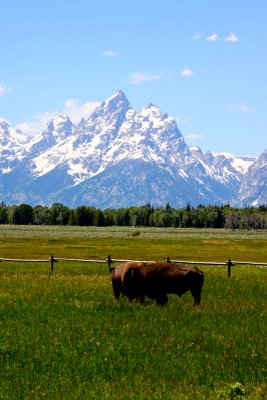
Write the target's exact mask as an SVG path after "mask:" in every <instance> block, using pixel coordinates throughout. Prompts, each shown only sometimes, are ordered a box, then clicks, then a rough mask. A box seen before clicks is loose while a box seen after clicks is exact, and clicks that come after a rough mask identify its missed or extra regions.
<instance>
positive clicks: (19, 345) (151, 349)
mask: <svg viewBox="0 0 267 400" xmlns="http://www.w3.org/2000/svg"><path fill="white" fill-rule="evenodd" d="M0 239H1V240H0V258H16V259H24V258H25V259H49V257H50V256H51V255H52V254H53V255H54V257H55V258H57V257H59V258H62V257H68V258H78V259H95V260H97V259H99V260H105V259H106V257H107V255H111V257H112V258H122V259H136V260H140V259H141V260H148V261H153V260H160V261H163V260H164V259H165V258H166V257H170V258H171V259H176V260H194V261H206V262H208V261H213V262H215V261H217V262H225V261H226V260H227V259H228V258H231V259H232V260H235V261H250V262H263V263H266V262H267V233H266V232H261V233H257V232H239V233H237V232H227V231H223V230H220V231H216V230H193V229H191V230H181V229H172V228H170V229H152V228H151V229H150V228H147V229H146V228H142V229H138V228H132V229H131V228H127V229H126V228H116V227H115V228H107V229H106V228H79V229H78V228H75V227H29V226H27V227H26V226H24V227H23V226H21V227H15V226H13V227H12V226H0ZM200 269H202V270H203V272H204V275H205V282H204V286H203V293H202V302H201V304H200V306H198V307H193V298H192V296H191V294H190V293H186V294H185V295H184V296H182V298H179V297H178V296H175V295H170V296H169V302H168V304H167V305H165V306H158V305H156V304H155V302H153V301H152V300H149V299H146V300H145V303H144V304H138V303H136V302H132V303H129V302H128V301H126V300H125V299H121V300H119V301H116V300H115V299H114V297H113V293H112V287H111V276H110V272H109V269H108V266H107V265H106V264H98V263H85V262H82V261H80V262H66V261H59V262H58V263H55V265H54V271H53V272H51V270H50V263H31V262H18V263H14V262H7V261H2V262H1V263H0V374H1V375H0V399H6V400H13V399H14V400H18V399H51V400H59V399H60V400H64V399H71V400H74V399H79V400H83V399H101V400H102V399H118V400H122V399H123V400H127V399H136V400H137V399H138V400H140V399H146V400H148V399H161V400H180V399H181V400H182V399H188V400H194V399H196V400H198V399H199V400H204V399H205V400H206V399H241V398H242V399H246V400H250V399H266V398H267V384H266V382H267V374H266V361H267V357H266V355H267V353H266V349H267V346H266V337H267V329H266V328H267V307H266V306H267V267H264V266H253V265H236V266H234V267H233V268H232V276H231V278H230V279H229V278H228V277H227V267H226V266H223V267H219V266H211V265H206V266H205V265H203V266H200Z"/></svg>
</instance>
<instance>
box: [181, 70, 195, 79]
mask: <svg viewBox="0 0 267 400" xmlns="http://www.w3.org/2000/svg"><path fill="white" fill-rule="evenodd" d="M193 75H194V71H192V69H189V68H184V69H183V70H182V71H181V73H180V76H182V77H183V78H189V77H190V76H193Z"/></svg>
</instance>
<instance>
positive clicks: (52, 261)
mask: <svg viewBox="0 0 267 400" xmlns="http://www.w3.org/2000/svg"><path fill="white" fill-rule="evenodd" d="M50 262H51V272H53V271H54V262H55V259H54V256H53V254H52V256H51V257H50Z"/></svg>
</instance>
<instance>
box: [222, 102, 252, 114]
mask: <svg viewBox="0 0 267 400" xmlns="http://www.w3.org/2000/svg"><path fill="white" fill-rule="evenodd" d="M223 111H227V112H235V113H244V114H253V110H252V108H251V107H250V106H249V105H248V104H246V103H239V104H231V105H230V106H227V107H223Z"/></svg>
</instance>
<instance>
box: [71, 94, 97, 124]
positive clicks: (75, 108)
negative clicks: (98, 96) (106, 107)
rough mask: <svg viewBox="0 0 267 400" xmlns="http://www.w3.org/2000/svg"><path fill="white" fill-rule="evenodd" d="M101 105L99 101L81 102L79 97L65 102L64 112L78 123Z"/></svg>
mask: <svg viewBox="0 0 267 400" xmlns="http://www.w3.org/2000/svg"><path fill="white" fill-rule="evenodd" d="M99 105H100V102H99V101H88V102H86V103H84V104H80V101H79V100H78V99H68V100H66V101H65V103H64V110H63V113H64V114H67V115H68V116H69V117H70V119H71V120H72V122H73V123H74V124H78V123H79V122H80V121H81V119H82V118H88V117H89V115H90V114H92V112H93V111H94V110H95V109H96V107H98V106H99Z"/></svg>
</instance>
